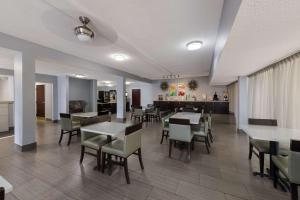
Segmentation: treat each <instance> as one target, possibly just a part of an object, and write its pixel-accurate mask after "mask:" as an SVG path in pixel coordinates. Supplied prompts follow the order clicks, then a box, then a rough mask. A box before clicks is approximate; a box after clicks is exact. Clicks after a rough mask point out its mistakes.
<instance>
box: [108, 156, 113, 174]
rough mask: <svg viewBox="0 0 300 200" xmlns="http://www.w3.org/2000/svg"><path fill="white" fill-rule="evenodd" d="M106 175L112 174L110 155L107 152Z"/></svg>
mask: <svg viewBox="0 0 300 200" xmlns="http://www.w3.org/2000/svg"><path fill="white" fill-rule="evenodd" d="M107 157H108V175H111V174H112V160H111V155H110V154H108V156H107Z"/></svg>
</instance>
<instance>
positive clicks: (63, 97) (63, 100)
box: [57, 75, 69, 119]
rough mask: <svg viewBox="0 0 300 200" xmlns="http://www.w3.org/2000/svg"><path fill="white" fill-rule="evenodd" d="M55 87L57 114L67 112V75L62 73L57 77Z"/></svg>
mask: <svg viewBox="0 0 300 200" xmlns="http://www.w3.org/2000/svg"><path fill="white" fill-rule="evenodd" d="M57 89H58V115H59V113H69V77H68V76H66V75H62V76H58V77H57ZM59 119H60V117H59Z"/></svg>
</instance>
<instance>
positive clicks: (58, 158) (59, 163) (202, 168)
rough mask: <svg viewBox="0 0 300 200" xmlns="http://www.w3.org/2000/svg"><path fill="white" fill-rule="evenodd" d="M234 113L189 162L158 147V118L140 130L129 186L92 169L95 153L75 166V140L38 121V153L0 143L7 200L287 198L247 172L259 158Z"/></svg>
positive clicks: (219, 121)
mask: <svg viewBox="0 0 300 200" xmlns="http://www.w3.org/2000/svg"><path fill="white" fill-rule="evenodd" d="M232 119H233V117H232V116H227V115H225V116H214V120H213V134H214V136H215V142H214V143H213V144H212V149H211V154H209V155H208V154H207V153H206V150H205V147H204V145H203V144H202V143H201V144H196V145H195V150H194V151H193V152H192V159H191V161H190V162H187V161H186V160H185V155H186V154H185V152H180V151H179V150H177V149H175V150H174V151H173V158H171V159H170V158H168V144H167V142H164V144H162V145H160V144H159V142H160V136H161V129H160V126H159V123H153V124H148V126H147V127H145V128H144V131H143V136H142V137H143V138H142V140H143V141H142V143H143V146H142V150H143V160H144V165H145V170H144V171H142V170H141V169H140V166H139V162H138V159H137V158H136V157H134V156H132V157H131V158H130V159H129V170H130V178H131V184H130V185H127V184H126V181H125V176H124V173H123V169H122V168H119V167H116V168H115V170H114V173H113V174H112V176H108V175H107V174H102V173H100V172H98V171H95V170H93V167H94V166H95V164H96V162H95V159H94V157H91V156H88V155H86V156H85V159H84V162H83V165H80V164H79V153H80V143H79V141H80V140H79V138H75V139H74V140H73V142H72V144H71V145H70V146H69V147H68V146H67V145H66V138H64V139H63V143H62V145H60V146H59V145H58V144H57V142H58V138H59V125H58V124H53V123H50V122H38V126H37V139H38V148H37V150H36V151H35V152H27V153H19V152H16V151H14V150H13V138H12V137H11V138H6V139H1V140H0V175H2V176H3V177H5V178H6V179H7V180H8V181H9V182H10V183H12V184H13V186H14V190H13V192H12V193H11V194H9V195H7V198H6V199H8V200H9V199H19V200H33V199H34V200H38V199H57V200H63V199H78V200H79V199H87V200H93V199H103V200H110V199H114V200H119V199H127V200H129V199H130V200H240V199H248V200H269V199H270V200H284V199H289V194H288V193H284V192H281V191H279V190H275V189H273V187H272V182H271V181H270V180H269V179H267V178H260V177H254V176H252V173H251V172H252V170H256V169H257V159H256V158H255V157H253V159H252V161H251V162H249V161H248V159H247V154H248V141H247V137H246V136H245V135H243V134H237V133H236V132H235V127H234V124H233V123H232Z"/></svg>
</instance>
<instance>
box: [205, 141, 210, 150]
mask: <svg viewBox="0 0 300 200" xmlns="http://www.w3.org/2000/svg"><path fill="white" fill-rule="evenodd" d="M205 146H206V150H207V153H210V152H209V145H208V138H207V137H205Z"/></svg>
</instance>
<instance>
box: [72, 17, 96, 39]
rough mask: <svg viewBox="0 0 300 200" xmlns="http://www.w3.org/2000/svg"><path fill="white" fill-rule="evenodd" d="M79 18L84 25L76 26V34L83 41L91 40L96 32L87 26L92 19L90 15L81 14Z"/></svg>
mask: <svg viewBox="0 0 300 200" xmlns="http://www.w3.org/2000/svg"><path fill="white" fill-rule="evenodd" d="M79 20H80V21H81V23H82V24H83V25H81V26H77V27H75V29H74V32H75V35H76V36H77V38H78V40H80V41H81V42H87V41H91V40H92V39H93V38H94V35H95V34H94V32H93V31H92V30H91V29H90V28H89V27H87V24H88V23H89V22H90V19H89V18H88V17H84V16H80V17H79Z"/></svg>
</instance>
